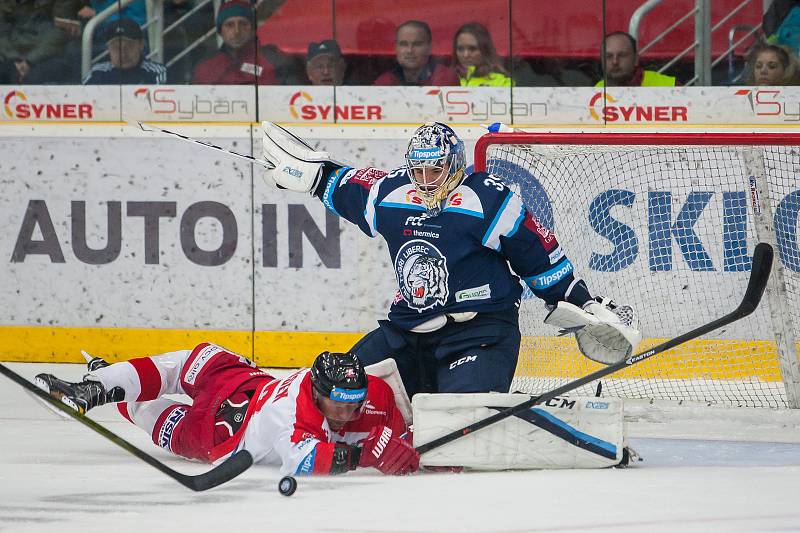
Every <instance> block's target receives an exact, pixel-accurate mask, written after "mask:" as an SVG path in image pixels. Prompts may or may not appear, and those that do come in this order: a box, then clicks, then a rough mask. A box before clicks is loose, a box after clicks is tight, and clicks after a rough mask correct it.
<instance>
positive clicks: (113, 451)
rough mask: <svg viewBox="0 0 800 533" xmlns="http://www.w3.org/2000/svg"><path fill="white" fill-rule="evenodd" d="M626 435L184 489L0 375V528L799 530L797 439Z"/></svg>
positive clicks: (255, 476)
mask: <svg viewBox="0 0 800 533" xmlns="http://www.w3.org/2000/svg"><path fill="white" fill-rule="evenodd" d="M7 365H8V366H9V367H10V368H12V369H13V370H15V371H17V372H19V373H20V374H22V375H24V376H26V377H28V378H31V377H32V376H33V375H35V374H36V373H38V372H42V371H47V372H52V373H54V374H57V375H59V376H60V377H64V378H69V379H73V378H77V377H79V376H80V375H81V374H82V373H83V367H82V366H81V365H44V364H23V363H15V364H7ZM91 414H92V417H93V418H94V419H95V420H97V421H99V422H101V423H102V424H103V425H105V426H106V427H108V428H109V429H110V430H112V431H114V432H116V433H118V434H119V435H121V436H122V437H124V438H126V439H128V440H130V441H131V442H132V443H133V444H135V445H137V446H139V447H141V448H142V449H144V450H146V451H148V452H149V453H151V454H152V455H153V456H155V457H157V458H158V459H160V460H162V461H164V462H166V463H167V464H168V465H169V466H171V467H173V468H175V469H176V470H179V471H181V472H186V473H192V474H195V473H200V472H204V471H206V470H207V469H208V466H206V465H201V464H198V463H191V462H188V461H185V460H182V459H180V458H175V457H172V456H170V455H169V454H168V453H167V452H165V451H163V450H161V449H159V448H157V447H156V446H155V445H153V444H152V443H151V442H150V440H149V438H148V437H147V436H146V435H145V434H144V433H143V432H141V431H140V430H139V429H137V428H135V427H134V426H132V425H130V424H129V423H127V422H125V421H124V420H122V418H121V417H120V416H119V415H118V414H117V412H116V410H115V409H114V408H113V407H109V406H104V407H101V408H98V409H96V410H94V411H92V413H91ZM776 429H777V430H779V429H780V428H776ZM631 431H632V435H634V436H635V435H636V427H635V425H634V426H632V428H631ZM673 433H674V431H673ZM670 437H675V435H674V434H671V435H670ZM722 437H724V435H720V434H719V433H716V434H715V435H714V438H715V439H720V438H722ZM781 440H784V441H785V440H786V439H781ZM631 444H632V446H633V447H634V448H635V449H636V450H637V451H638V452H639V453H640V454H641V455H642V456H643V457H644V459H645V460H644V461H643V462H641V463H638V464H636V465H635V466H634V467H632V468H629V469H624V470H616V469H611V470H595V471H529V472H497V473H469V474H422V475H416V476H411V477H406V478H389V477H384V476H381V475H379V474H376V473H373V472H372V471H356V472H351V473H349V474H346V475H344V476H339V477H332V478H316V479H307V478H301V479H298V483H299V487H298V489H297V492H296V493H295V495H294V496H292V497H291V498H286V497H284V496H281V495H280V494H279V493H278V491H277V482H278V479H279V477H280V476H279V474H278V472H277V468H271V467H264V466H256V467H253V468H251V469H250V470H248V471H247V472H245V473H244V474H242V475H241V476H240V477H238V478H236V479H234V480H233V481H230V482H229V483H227V484H225V485H222V486H220V487H218V488H216V489H212V490H210V491H208V492H205V493H193V492H191V491H189V490H188V489H185V488H184V487H182V486H181V485H179V484H177V483H176V482H175V481H173V480H171V479H169V478H168V477H166V476H164V475H163V474H161V473H160V472H158V471H156V470H154V469H153V468H152V467H150V466H148V465H146V464H144V463H142V462H141V461H139V460H138V459H136V458H134V457H133V456H131V455H130V454H128V453H127V452H125V451H124V450H122V449H120V448H118V447H117V446H115V445H114V444H112V443H110V442H108V441H106V440H105V439H103V438H102V437H101V436H99V435H97V434H95V433H94V432H92V431H91V430H89V429H88V428H85V427H83V426H81V425H80V424H78V423H76V422H74V421H72V420H63V419H61V418H60V417H58V416H56V415H55V414H53V413H51V412H49V411H47V410H46V409H44V408H43V407H42V406H41V405H40V404H38V402H36V401H35V400H33V399H32V398H31V397H30V396H29V395H28V394H26V393H25V392H24V391H23V389H22V388H21V387H19V386H18V385H17V384H15V383H13V382H11V381H9V380H7V379H5V378H4V377H2V376H0V452H1V453H0V531H3V532H14V533H16V532H24V533H28V532H51V531H55V532H72V531H76V532H81V533H91V532H102V533H117V532H127V531H132V532H133V531H137V532H149V533H156V532H157V531H158V532H160V531H174V532H177V531H180V532H186V533H202V532H206V531H208V532H214V533H219V532H220V531H225V532H227V533H235V532H237V531H259V532H261V531H263V532H280V531H331V532H348V533H349V532H353V531H366V532H375V533H378V532H381V533H382V532H451V531H452V532H462V531H497V532H523V531H592V532H595V531H617V532H619V531H678V530H680V531H726V532H728V531H800V443H797V442H794V443H792V442H780V443H779V442H752V441H749V442H748V441H744V442H742V441H737V435H735V434H732V435H729V440H714V441H711V440H696V439H695V440H686V439H680V438H669V439H664V438H649V437H648V438H635V437H633V438H631Z"/></svg>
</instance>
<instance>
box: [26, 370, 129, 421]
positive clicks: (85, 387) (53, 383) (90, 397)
mask: <svg viewBox="0 0 800 533" xmlns="http://www.w3.org/2000/svg"><path fill="white" fill-rule="evenodd" d="M34 383H36V385H37V386H38V387H39V388H40V389H42V390H43V391H45V392H47V393H48V394H50V396H52V397H53V398H55V399H57V400H60V401H61V403H63V404H65V405H67V406H69V407H71V408H72V409H75V410H76V411H78V412H79V413H81V414H86V411H88V410H89V409H94V408H95V407H97V406H100V405H105V404H107V403H110V402H119V401H122V399H123V398H124V397H125V391H123V390H122V387H114V388H112V389H111V390H109V391H106V389H105V387H103V385H102V383H100V382H99V381H94V380H92V379H84V380H83V381H81V382H79V383H72V382H69V381H64V380H63V379H59V378H57V377H55V376H53V375H52V374H38V375H37V376H36V378H35V379H34Z"/></svg>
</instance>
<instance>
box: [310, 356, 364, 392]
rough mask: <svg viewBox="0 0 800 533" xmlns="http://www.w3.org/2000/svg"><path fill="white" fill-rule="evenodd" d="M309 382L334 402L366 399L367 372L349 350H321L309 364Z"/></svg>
mask: <svg viewBox="0 0 800 533" xmlns="http://www.w3.org/2000/svg"><path fill="white" fill-rule="evenodd" d="M311 383H313V385H314V388H315V389H316V390H317V392H319V393H320V394H321V395H322V396H324V397H326V398H330V399H331V400H334V401H336V402H344V403H359V402H363V401H364V400H366V399H367V374H366V372H364V367H363V365H362V364H361V361H359V360H358V357H356V356H355V354H353V353H351V352H347V353H337V352H322V353H321V354H319V355H318V356H317V358H316V359H315V360H314V364H313V365H311Z"/></svg>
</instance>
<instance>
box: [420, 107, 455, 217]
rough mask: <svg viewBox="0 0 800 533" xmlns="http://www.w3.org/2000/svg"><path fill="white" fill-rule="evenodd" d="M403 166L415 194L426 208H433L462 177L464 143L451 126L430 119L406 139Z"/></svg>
mask: <svg viewBox="0 0 800 533" xmlns="http://www.w3.org/2000/svg"><path fill="white" fill-rule="evenodd" d="M406 165H407V166H408V172H409V174H410V176H411V181H412V182H413V183H414V187H416V189H417V194H418V195H419V196H420V198H421V199H422V201H423V202H424V203H425V206H426V207H427V208H428V209H429V210H430V209H435V208H436V207H438V205H439V203H440V202H441V201H442V200H444V199H445V198H446V197H447V195H448V194H450V191H452V190H453V189H455V188H456V187H458V185H459V184H460V183H461V180H462V179H463V178H464V168H465V167H466V166H467V159H466V156H465V154H464V143H463V141H462V140H461V139H459V138H458V135H456V133H455V132H454V131H453V130H452V128H450V126H447V125H446V124H442V123H441V122H430V123H428V124H425V125H423V126H420V127H419V128H417V131H415V132H414V135H413V136H412V137H411V140H410V141H409V142H408V148H407V149H406Z"/></svg>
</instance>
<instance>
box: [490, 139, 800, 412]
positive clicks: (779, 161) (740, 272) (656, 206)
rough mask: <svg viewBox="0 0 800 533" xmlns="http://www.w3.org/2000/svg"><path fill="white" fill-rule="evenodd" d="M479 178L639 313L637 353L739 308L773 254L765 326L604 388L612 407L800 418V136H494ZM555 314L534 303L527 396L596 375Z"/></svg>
mask: <svg viewBox="0 0 800 533" xmlns="http://www.w3.org/2000/svg"><path fill="white" fill-rule="evenodd" d="M475 169H476V170H486V171H488V172H490V173H492V174H494V175H496V176H498V177H500V178H502V179H503V180H504V181H505V182H506V183H508V184H509V185H510V186H512V187H513V188H515V190H516V191H517V192H518V193H519V194H520V196H521V197H522V198H523V201H524V202H525V205H526V207H527V208H528V209H529V211H531V213H532V214H533V215H534V216H535V217H536V218H538V219H539V221H540V222H541V223H542V224H543V225H544V226H546V227H549V228H551V229H553V230H554V231H555V234H556V236H557V237H558V240H559V242H560V243H561V246H562V248H563V249H564V252H565V253H566V254H567V256H568V257H569V258H570V260H571V261H572V263H573V264H574V266H575V273H576V276H578V277H582V278H583V279H585V280H586V282H587V284H588V286H589V289H590V291H591V292H592V294H595V295H603V296H609V297H611V298H613V299H614V300H616V301H618V302H621V303H626V304H630V305H632V306H633V307H634V309H636V311H637V312H638V314H639V318H640V322H641V329H642V332H643V335H644V340H643V342H642V344H641V345H640V346H639V348H638V350H644V349H646V348H647V347H649V346H653V345H655V344H657V343H659V342H663V341H664V340H666V339H669V338H671V337H675V336H677V335H679V334H681V333H684V332H686V331H689V330H691V329H693V328H695V327H696V326H698V325H700V324H704V323H706V322H709V321H711V320H713V319H715V318H718V317H720V316H722V315H723V314H725V313H727V312H729V311H731V310H732V309H734V308H735V307H736V305H737V304H738V303H739V300H740V299H741V296H742V294H743V292H744V288H745V286H746V283H747V273H748V271H749V266H750V261H751V254H752V251H753V248H754V246H755V244H756V243H757V242H759V241H766V242H770V243H771V244H773V246H775V247H776V250H777V252H778V253H777V257H778V259H777V261H776V267H775V268H774V270H773V276H772V279H771V282H770V286H769V288H768V290H767V295H766V299H765V301H764V302H763V303H762V305H761V306H760V308H759V309H758V310H757V311H756V313H755V314H754V315H752V316H751V317H749V318H748V319H746V320H743V321H739V322H737V323H735V324H733V325H731V326H729V327H728V328H726V329H724V330H722V331H716V332H713V333H711V334H709V335H707V336H705V337H703V338H701V339H698V340H696V341H694V342H690V343H687V344H685V345H683V346H680V347H678V348H675V349H673V350H671V351H670V352H668V353H664V354H662V355H659V356H657V357H654V358H652V359H648V360H647V361H644V362H642V363H640V364H637V365H634V366H632V367H630V368H629V369H627V370H625V371H624V372H620V373H618V374H615V375H614V376H612V377H613V379H604V380H603V381H602V383H601V387H602V394H603V395H605V396H619V397H625V398H642V399H666V400H678V401H698V402H706V403H714V404H728V405H737V406H752V407H775V408H778V407H795V408H796V407H798V401H800V398H798V396H800V368H798V367H799V366H800V365H799V364H798V359H797V354H798V345H797V340H798V339H800V244H799V243H798V216H799V215H800V178H799V177H798V176H799V175H800V136H796V135H777V134H712V133H686V134H650V133H613V134H612V133H541V134H540V133H521V132H520V133H507V134H503V133H497V134H488V135H485V136H483V137H482V138H481V139H479V141H478V143H477V145H476V150H475ZM544 316H545V309H544V306H543V304H542V302H541V301H540V300H538V299H537V298H534V297H532V296H531V294H530V292H529V291H527V290H526V295H525V297H524V299H523V303H522V311H521V313H520V325H521V328H522V333H523V341H522V347H521V351H520V358H519V364H518V366H517V373H516V377H515V381H514V387H513V388H514V389H516V390H519V391H523V392H527V393H531V394H535V393H540V392H544V391H546V390H550V389H552V388H555V387H556V386H559V385H561V384H563V383H565V382H567V381H571V380H573V379H575V378H577V377H580V376H583V375H585V374H587V373H589V372H591V371H592V370H594V369H596V368H598V365H597V364H596V363H593V362H592V361H590V360H588V359H586V358H585V357H583V356H582V355H581V354H580V352H579V351H578V349H577V345H576V344H575V341H574V340H573V338H572V337H571V336H570V337H557V336H554V331H553V329H552V328H550V327H548V326H546V325H544V324H543V323H542V320H543V318H544ZM596 389H597V383H593V384H590V385H587V386H586V387H584V388H583V389H582V390H578V391H576V393H575V394H582V395H592V394H594V393H595V392H596Z"/></svg>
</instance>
